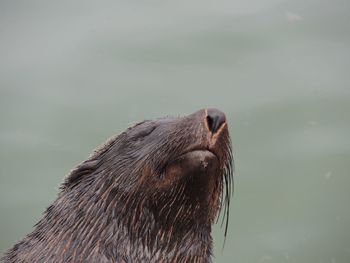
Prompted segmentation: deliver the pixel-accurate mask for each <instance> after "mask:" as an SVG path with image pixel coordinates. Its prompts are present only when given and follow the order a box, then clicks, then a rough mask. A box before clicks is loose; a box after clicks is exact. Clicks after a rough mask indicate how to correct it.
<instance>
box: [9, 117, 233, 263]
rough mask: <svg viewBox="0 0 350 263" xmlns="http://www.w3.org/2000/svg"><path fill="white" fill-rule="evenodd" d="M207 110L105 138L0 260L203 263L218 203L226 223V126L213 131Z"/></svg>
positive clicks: (228, 173)
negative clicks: (106, 140) (32, 228)
mask: <svg viewBox="0 0 350 263" xmlns="http://www.w3.org/2000/svg"><path fill="white" fill-rule="evenodd" d="M206 114H207V111H206V110H200V111H198V112H196V113H194V114H192V115H189V116H185V117H181V118H169V117H167V118H161V119H156V120H150V121H144V122H141V123H138V124H136V125H135V126H133V127H131V128H128V129H127V130H126V131H125V132H123V133H122V134H120V135H119V136H116V137H114V138H112V139H110V140H109V141H108V142H107V143H106V144H104V145H103V146H102V147H101V148H100V149H98V150H96V151H95V152H94V153H93V154H92V155H91V156H90V157H89V158H88V159H87V160H86V161H84V162H83V163H81V164H80V165H78V166H77V167H76V168H75V169H74V170H72V171H71V173H70V174H69V175H68V176H67V177H66V179H65V181H64V183H63V185H62V186H61V189H60V192H59V194H58V197H57V199H56V200H55V201H54V202H53V204H52V205H50V206H49V207H48V208H47V210H46V211H45V213H44V217H43V218H42V219H41V220H40V221H39V222H38V223H37V225H36V226H35V229H34V231H33V232H32V233H30V234H29V235H27V236H26V237H25V238H23V239H22V240H21V241H19V242H18V243H17V244H16V245H15V246H14V247H12V248H11V249H10V250H9V251H8V252H7V253H6V254H5V255H4V257H3V259H2V260H3V261H2V262H4V263H14V262H36V263H38V262H52V263H55V262H57V263H59V262H96V263H97V262H102V263H103V262H105V263H107V262H108V263H109V262H120V263H122V262H125V263H126V262H191V263H192V262H198V263H204V262H211V253H212V237H211V225H212V224H213V222H214V220H215V218H216V216H217V214H218V211H219V210H220V208H221V207H222V206H223V205H225V211H226V215H227V217H226V219H227V220H228V208H229V207H228V205H229V202H230V195H231V191H232V183H233V182H232V174H231V161H232V156H231V146H230V139H229V134H228V129H227V124H226V123H224V124H223V125H222V126H221V127H220V129H219V131H218V132H217V133H216V134H214V135H213V134H212V133H211V132H210V131H209V130H208V126H207V124H206ZM226 231H227V221H226V229H225V235H226Z"/></svg>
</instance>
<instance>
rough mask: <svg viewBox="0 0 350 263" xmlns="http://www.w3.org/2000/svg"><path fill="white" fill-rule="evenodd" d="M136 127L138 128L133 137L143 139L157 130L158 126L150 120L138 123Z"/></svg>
mask: <svg viewBox="0 0 350 263" xmlns="http://www.w3.org/2000/svg"><path fill="white" fill-rule="evenodd" d="M142 126H143V127H142ZM134 128H136V131H135V133H134V134H133V136H132V137H133V138H135V139H141V138H143V137H146V136H147V135H150V134H151V133H152V132H153V131H154V130H155V128H157V126H156V125H155V124H152V123H149V122H144V123H140V124H137V125H136V126H135V127H134Z"/></svg>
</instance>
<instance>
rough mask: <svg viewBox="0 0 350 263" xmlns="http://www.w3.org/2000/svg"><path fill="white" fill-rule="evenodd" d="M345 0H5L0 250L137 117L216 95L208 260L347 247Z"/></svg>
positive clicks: (349, 150) (349, 256) (329, 257)
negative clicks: (228, 164)
mask: <svg viewBox="0 0 350 263" xmlns="http://www.w3.org/2000/svg"><path fill="white" fill-rule="evenodd" d="M349 11H350V3H349V2H348V1H342V0H334V1H326V0H320V1H316V0H310V1H301V0H293V1H292V0H289V1H283V0H252V1H243V0H239V1H233V0H230V1H229V0H227V1H226V0H217V1H207V0H204V1H203V0H201V1H199V0H198V1H197V0H186V1H182V0H180V1H179V0H176V1H175V0H174V1H170V0H165V1H163V0H162V1H160V0H150V1H145V0H141V1H134V0H131V1H55V2H52V1H24V0H23V1H18V0H2V1H1V2H0V58H1V59H0V182H1V183H0V213H1V214H0V251H4V250H5V249H6V248H8V247H9V246H11V244H13V243H14V242H15V241H16V240H18V239H20V238H21V237H22V236H23V235H24V234H26V233H28V232H30V231H31V228H32V226H33V225H34V224H35V223H36V222H37V221H38V219H39V218H40V217H41V212H42V211H43V210H44V208H45V207H47V206H48V205H49V204H50V203H51V202H52V200H53V199H54V198H55V196H56V193H57V187H58V185H59V183H60V182H61V181H62V179H63V177H64V175H65V174H67V173H68V172H69V170H70V169H71V168H73V167H74V166H75V165H76V164H77V163H79V162H80V161H82V160H84V159H85V158H86V157H87V156H88V155H89V153H90V152H91V151H92V150H93V149H94V148H95V147H96V146H98V145H99V144H101V143H103V142H104V141H105V140H106V139H107V138H108V137H109V136H111V135H113V134H115V133H119V132H121V131H122V130H123V129H125V128H126V127H128V126H129V125H130V124H131V123H133V122H134V121H138V120H142V119H145V118H153V117H159V116H163V115H167V114H170V115H178V114H187V113H191V112H194V111H195V110H197V109H200V108H203V107H207V106H215V107H218V108H220V109H222V110H223V111H225V112H226V114H227V117H228V120H229V124H230V131H231V136H232V141H233V145H234V152H235V160H236V177H235V196H234V200H233V204H232V207H231V218H230V228H229V234H228V237H227V240H226V245H225V248H224V250H223V251H222V245H223V230H222V229H220V227H219V226H216V227H215V229H214V232H215V233H214V234H215V260H214V261H215V262H237V263H245V262H247V263H251V262H275V263H281V262H297V263H310V262H319V263H326V262H330V263H338V262H342V263H348V262H350V209H349V201H350V177H349V176H350V175H349V170H350V138H349V135H350V117H349V114H350V76H349V75H350V74H349V73H350V70H349V69H350V26H349V25H350V19H349Z"/></svg>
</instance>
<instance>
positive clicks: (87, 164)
mask: <svg viewBox="0 0 350 263" xmlns="http://www.w3.org/2000/svg"><path fill="white" fill-rule="evenodd" d="M99 164H100V160H99V159H88V160H86V161H84V162H82V163H81V164H79V165H78V166H77V167H75V168H74V169H73V170H72V171H71V172H70V173H69V174H68V176H67V177H66V179H65V180H64V183H63V188H67V187H69V186H72V185H75V184H76V183H78V182H79V181H80V179H81V177H82V176H83V175H86V174H90V173H92V172H94V171H95V170H96V169H97V168H98V167H99Z"/></svg>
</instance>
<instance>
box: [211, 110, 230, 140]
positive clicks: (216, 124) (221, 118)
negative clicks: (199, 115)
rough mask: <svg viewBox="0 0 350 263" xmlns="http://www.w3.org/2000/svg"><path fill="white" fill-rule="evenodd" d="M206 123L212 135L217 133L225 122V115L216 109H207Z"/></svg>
mask: <svg viewBox="0 0 350 263" xmlns="http://www.w3.org/2000/svg"><path fill="white" fill-rule="evenodd" d="M206 121H207V124H208V129H209V131H211V132H212V133H213V134H214V133H216V132H217V131H218V129H219V128H220V126H221V125H222V124H224V123H225V122H226V116H225V113H223V112H222V111H219V110H218V109H208V110H207V117H206Z"/></svg>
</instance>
